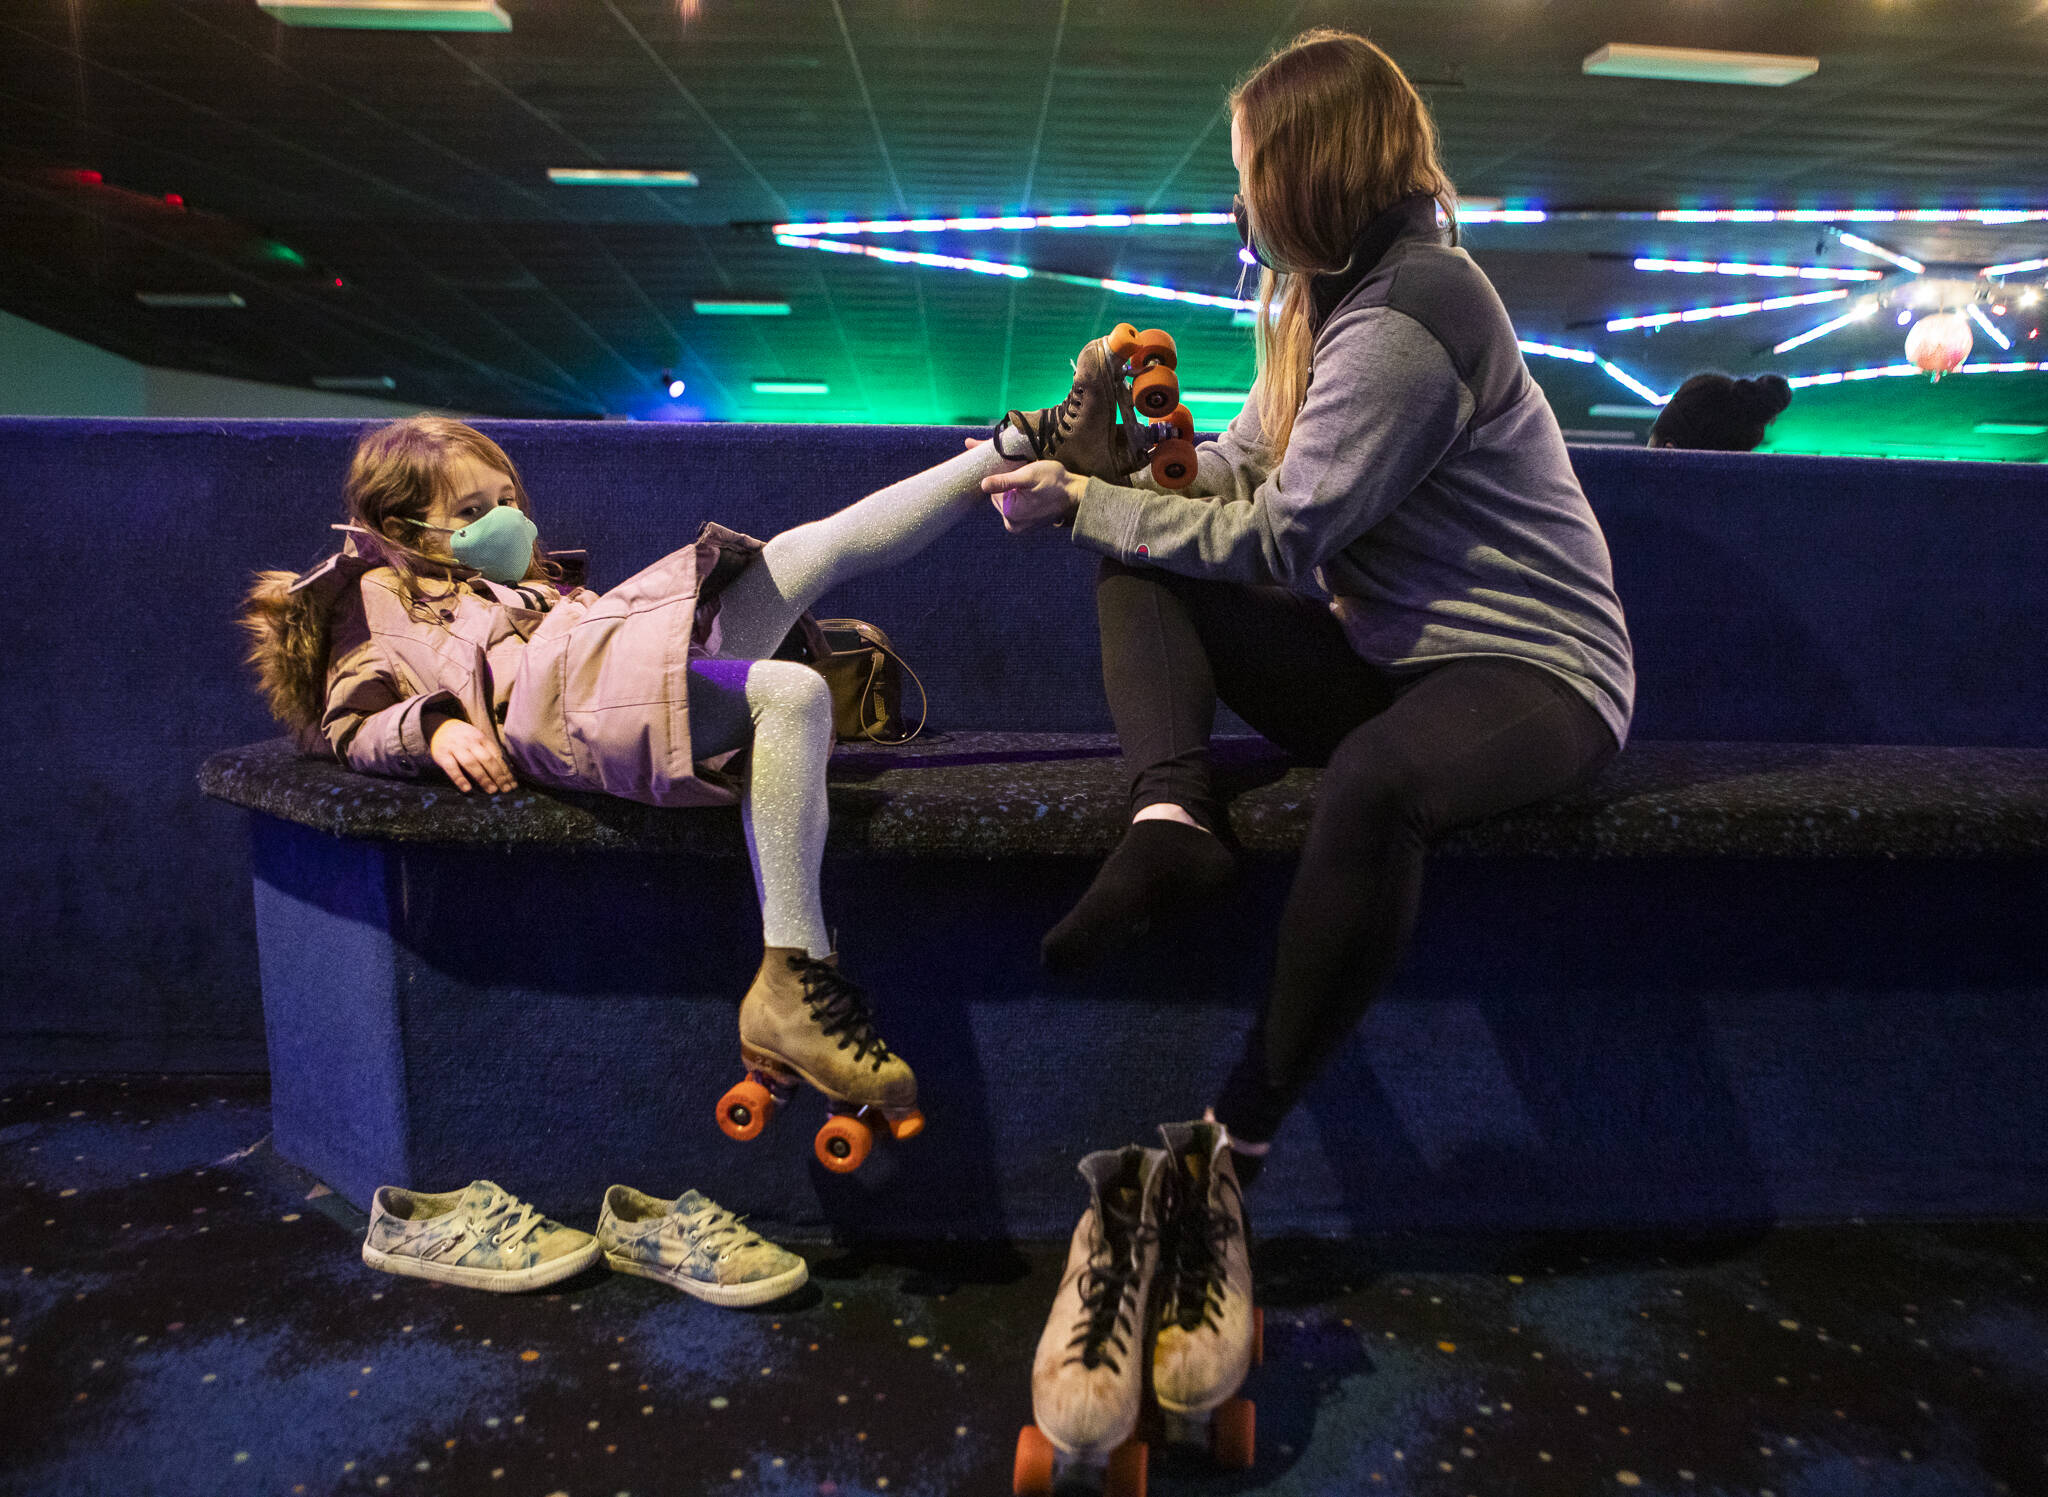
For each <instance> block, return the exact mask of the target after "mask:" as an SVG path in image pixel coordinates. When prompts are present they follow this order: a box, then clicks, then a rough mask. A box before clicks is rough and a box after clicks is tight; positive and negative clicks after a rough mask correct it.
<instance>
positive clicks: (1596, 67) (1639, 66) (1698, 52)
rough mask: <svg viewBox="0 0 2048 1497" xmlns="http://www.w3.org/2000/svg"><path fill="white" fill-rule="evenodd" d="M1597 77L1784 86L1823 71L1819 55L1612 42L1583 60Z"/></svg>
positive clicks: (1582, 67) (1582, 66) (1584, 70)
mask: <svg viewBox="0 0 2048 1497" xmlns="http://www.w3.org/2000/svg"><path fill="white" fill-rule="evenodd" d="M1579 67H1580V70H1581V71H1582V72H1587V73H1591V74H1593V75H1594V76H1595V77H1599V78H1661V79H1666V80H1669V81H1673V82H1679V83H1754V84H1759V85H1761V86H1763V87H1765V88H1782V87H1783V86H1784V85H1785V84H1787V83H1797V82H1798V81H1799V80H1800V79H1801V78H1809V77H1811V76H1813V74H1815V73H1817V72H1819V71H1820V59H1819V58H1817V57H1780V56H1777V55H1775V54H1772V53H1768V52H1709V51H1705V50H1703V49H1701V48H1698V47H1642V46H1637V45H1635V44H1634V43H1632V42H1610V43H1608V44H1607V45H1606V46H1604V47H1602V48H1601V49H1600V50H1599V51H1597V52H1595V53H1593V54H1592V55H1591V56H1589V57H1588V58H1587V59H1586V60H1585V61H1584V62H1583V63H1581V64H1580V65H1579Z"/></svg>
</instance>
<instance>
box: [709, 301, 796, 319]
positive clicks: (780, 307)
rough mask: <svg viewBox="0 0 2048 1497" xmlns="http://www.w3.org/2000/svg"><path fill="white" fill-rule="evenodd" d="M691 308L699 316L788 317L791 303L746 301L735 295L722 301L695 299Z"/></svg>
mask: <svg viewBox="0 0 2048 1497" xmlns="http://www.w3.org/2000/svg"><path fill="white" fill-rule="evenodd" d="M690 310H691V311H692V312H695V313H696V314H697V315H698V316H699V317H787V316H788V315H789V303H788V302H786V301H746V300H742V299H739V298H736V297H734V298H727V299H725V300H722V301H693V302H691V303H690Z"/></svg>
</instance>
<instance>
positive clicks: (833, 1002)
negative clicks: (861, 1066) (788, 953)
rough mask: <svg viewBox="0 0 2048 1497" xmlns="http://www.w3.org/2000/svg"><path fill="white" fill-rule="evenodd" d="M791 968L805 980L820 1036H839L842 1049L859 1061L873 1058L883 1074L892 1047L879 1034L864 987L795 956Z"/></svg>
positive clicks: (823, 965) (830, 968)
mask: <svg viewBox="0 0 2048 1497" xmlns="http://www.w3.org/2000/svg"><path fill="white" fill-rule="evenodd" d="M789 965H790V967H791V969H792V970H793V971H795V972H796V973H797V975H798V976H799V977H801V978H802V979H803V984H804V1002H805V1003H806V1004H808V1005H809V1006H810V1010H811V1018H812V1019H813V1020H814V1021H815V1022H816V1023H817V1026H818V1033H820V1034H827V1035H831V1034H836V1035H838V1036H839V1048H840V1049H842V1050H845V1049H849V1048H850V1049H851V1050H852V1051H853V1058H854V1060H855V1061H862V1060H866V1059H867V1058H868V1056H869V1055H870V1054H872V1055H873V1056H874V1061H873V1066H874V1069H875V1070H877V1071H879V1070H881V1069H882V1066H883V1064H884V1063H885V1062H886V1061H887V1060H888V1059H889V1047H888V1046H887V1045H886V1044H884V1043H883V1041H882V1037H881V1036H880V1035H878V1034H876V1033H875V1020H874V1014H873V1012H872V1011H871V1010H870V1009H869V1008H868V996H867V994H866V993H864V992H863V991H861V989H860V986H859V985H858V984H857V983H855V982H854V981H853V980H852V979H850V978H848V977H847V976H846V975H845V974H844V973H842V972H841V971H840V970H839V969H838V968H837V967H834V966H830V965H828V964H827V963H825V962H821V961H816V960H813V959H812V958H810V957H801V956H793V957H791V958H790V959H789Z"/></svg>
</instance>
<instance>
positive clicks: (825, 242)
mask: <svg viewBox="0 0 2048 1497" xmlns="http://www.w3.org/2000/svg"><path fill="white" fill-rule="evenodd" d="M775 242H776V243H777V244H782V245H787V246H789V247H790V248H791V249H812V250H823V251H825V253H827V254H831V255H865V256H867V257H868V258H869V259H872V260H887V261H888V262H890V263H891V264H893V265H926V266H930V267H932V268H933V269H935V270H966V271H972V272H974V273H975V274H977V275H998V276H1007V277H1008V278H1009V279H1011V280H1013V281H1055V282H1058V283H1059V284H1061V285H1066V286H1087V287H1090V288H1092V289H1096V290H1101V291H1115V292H1117V293H1119V294H1120V295H1123V296H1143V297H1148V298H1150V299H1151V300H1153V301H1170V302H1180V303H1183V304H1185V305H1187V306H1191V307H1217V308H1220V309H1221V310H1223V311H1226V312H1250V311H1254V310H1256V309H1257V307H1258V303H1257V302H1255V301H1244V300H1242V299H1240V298H1238V297H1234V296H1209V295H1206V294H1205V293H1203V292H1200V291H1180V290H1176V289H1175V288H1174V287H1172V286H1153V285H1148V284H1146V283H1145V282H1142V281H1119V280H1113V279H1110V278H1108V277H1105V276H1092V275H1074V274H1071V273H1069V272H1067V271H1063V270H1039V269H1037V268H1035V267H1033V266H1030V265H1010V264H1005V263H1004V262H1002V261H999V260H969V259H964V258H962V257H961V256H959V255H928V254H924V253H921V252H919V251H916V250H897V249H884V248H883V247H882V246H880V245H876V244H848V243H846V242H845V241H844V240H839V239H812V238H809V237H807V236H804V235H799V234H777V235H776V236H775Z"/></svg>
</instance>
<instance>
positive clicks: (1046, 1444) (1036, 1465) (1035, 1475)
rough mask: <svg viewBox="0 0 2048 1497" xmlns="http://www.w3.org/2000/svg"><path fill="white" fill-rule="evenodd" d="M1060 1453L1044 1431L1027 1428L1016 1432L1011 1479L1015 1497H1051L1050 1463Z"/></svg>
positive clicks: (1026, 1426) (1036, 1428) (1051, 1467)
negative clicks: (1015, 1448)
mask: <svg viewBox="0 0 2048 1497" xmlns="http://www.w3.org/2000/svg"><path fill="white" fill-rule="evenodd" d="M1058 1456H1059V1452H1058V1451H1057V1450H1055V1449H1054V1448H1053V1443H1052V1441H1050V1440H1048V1439H1046V1437H1045V1431H1044V1430H1042V1429H1040V1428H1039V1427H1038V1426H1037V1425H1035V1424H1027V1425H1025V1426H1024V1427H1023V1428H1022V1429H1020V1430H1018V1431H1017V1464H1016V1466H1015V1468H1014V1469H1013V1470H1012V1472H1011V1475H1010V1491H1011V1492H1012V1493H1014V1494H1015V1497H1052V1470H1053V1462H1054V1461H1055V1460H1056V1459H1058Z"/></svg>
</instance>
